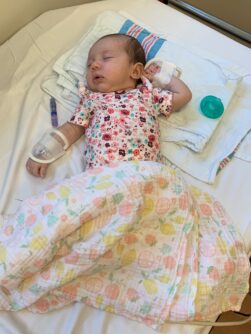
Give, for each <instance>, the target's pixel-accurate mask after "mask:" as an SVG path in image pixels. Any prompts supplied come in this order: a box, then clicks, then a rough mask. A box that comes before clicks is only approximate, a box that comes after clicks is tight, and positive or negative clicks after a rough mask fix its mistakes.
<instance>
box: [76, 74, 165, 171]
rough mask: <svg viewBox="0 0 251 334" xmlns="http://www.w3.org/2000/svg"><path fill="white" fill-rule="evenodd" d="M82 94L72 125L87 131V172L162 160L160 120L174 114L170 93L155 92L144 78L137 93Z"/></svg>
mask: <svg viewBox="0 0 251 334" xmlns="http://www.w3.org/2000/svg"><path fill="white" fill-rule="evenodd" d="M80 94H81V99H80V103H79V105H78V107H77V108H76V110H75V113H74V115H73V116H72V118H71V119H70V122H71V123H74V124H78V125H81V126H83V127H85V128H86V131H85V149H84V155H85V159H86V167H87V168H92V167H97V166H102V165H108V164H109V163H110V162H114V161H119V160H123V161H130V160H151V161H158V160H159V154H160V143H159V137H160V130H159V125H158V121H157V116H158V115H159V114H160V113H161V114H164V115H165V116H169V115H170V113H171V112H172V93H171V92H170V91H167V90H161V89H159V88H153V87H152V85H151V83H150V81H149V80H147V79H146V78H143V84H142V85H139V86H138V87H137V88H135V89H130V90H127V91H119V92H118V91H117V92H111V93H99V92H92V91H90V90H88V89H87V88H85V87H82V88H80Z"/></svg>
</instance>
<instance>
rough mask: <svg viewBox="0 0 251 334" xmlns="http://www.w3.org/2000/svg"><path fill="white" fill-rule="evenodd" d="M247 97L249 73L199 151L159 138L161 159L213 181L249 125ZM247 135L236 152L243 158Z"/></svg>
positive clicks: (250, 148)
mask: <svg viewBox="0 0 251 334" xmlns="http://www.w3.org/2000/svg"><path fill="white" fill-rule="evenodd" d="M250 96H251V76H246V77H244V78H243V80H242V82H241V83H240V85H239V87H238V90H237V92H236V94H235V96H234V97H233V99H232V101H231V103H230V105H229V112H228V113H226V114H225V115H224V117H223V119H222V121H221V122H220V124H219V125H218V127H217V129H216V130H215V132H214V135H213V136H212V138H211V139H210V141H209V142H208V144H207V145H206V147H205V149H204V150H203V152H200V153H196V152H193V151H192V150H190V149H188V148H187V147H185V146H181V145H176V144H174V143H172V142H166V141H162V142H161V152H162V154H163V156H164V158H166V159H168V160H169V161H171V162H172V163H173V164H175V165H177V166H178V167H179V168H181V169H182V170H183V171H184V172H186V173H188V174H190V175H192V176H193V177H195V178H197V179H199V180H201V181H203V182H206V183H214V181H215V179H216V175H217V171H218V168H219V166H220V163H221V161H222V160H223V159H225V158H226V157H228V156H229V155H230V154H231V153H233V151H234V150H235V148H236V146H237V145H238V144H239V143H240V141H241V140H242V139H243V138H244V137H245V135H246V134H247V133H248V132H249V130H250V128H251V112H250V110H251V99H250ZM160 126H161V133H163V132H165V131H166V130H165V128H163V124H160ZM250 138H251V135H248V137H247V138H246V139H247V142H246V140H244V141H243V145H244V146H243V150H242V151H240V152H239V153H238V151H237V153H236V155H238V156H239V157H242V159H243V160H248V158H249V159H250V157H251V145H250V143H251V141H250ZM249 161H250V160H249Z"/></svg>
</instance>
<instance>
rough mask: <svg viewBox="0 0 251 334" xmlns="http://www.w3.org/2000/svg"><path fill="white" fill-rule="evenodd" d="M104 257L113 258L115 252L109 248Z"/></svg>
mask: <svg viewBox="0 0 251 334" xmlns="http://www.w3.org/2000/svg"><path fill="white" fill-rule="evenodd" d="M103 258H104V259H109V260H110V259H112V258H113V252H112V250H111V249H109V250H108V251H107V252H106V253H105V254H104V255H103Z"/></svg>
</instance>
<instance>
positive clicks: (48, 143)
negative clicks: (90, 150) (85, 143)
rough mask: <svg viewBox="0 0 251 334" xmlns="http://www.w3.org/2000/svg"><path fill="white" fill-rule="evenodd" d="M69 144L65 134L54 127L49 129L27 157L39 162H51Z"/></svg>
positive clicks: (59, 155)
mask: <svg viewBox="0 0 251 334" xmlns="http://www.w3.org/2000/svg"><path fill="white" fill-rule="evenodd" d="M69 146H70V144H69V142H68V139H67V138H66V136H65V135H64V134H63V133H62V132H60V131H59V130H56V129H49V130H48V131H46V132H45V134H44V135H43V136H42V137H41V139H40V140H39V141H38V143H37V144H36V145H35V146H34V147H33V148H32V150H31V152H30V154H29V157H30V158H31V159H32V160H34V161H36V162H39V163H45V164H46V163H47V164H48V163H51V162H53V161H55V160H57V159H58V158H60V157H61V156H62V155H64V154H65V152H66V150H67V149H68V148H69Z"/></svg>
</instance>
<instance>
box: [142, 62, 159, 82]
mask: <svg viewBox="0 0 251 334" xmlns="http://www.w3.org/2000/svg"><path fill="white" fill-rule="evenodd" d="M160 70H161V66H160V64H159V63H158V62H152V63H151V64H150V65H149V66H147V67H146V68H145V73H144V75H145V77H146V78H147V79H148V80H150V81H153V78H154V76H155V74H156V73H159V72H160Z"/></svg>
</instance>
